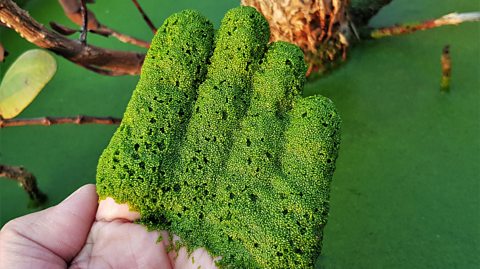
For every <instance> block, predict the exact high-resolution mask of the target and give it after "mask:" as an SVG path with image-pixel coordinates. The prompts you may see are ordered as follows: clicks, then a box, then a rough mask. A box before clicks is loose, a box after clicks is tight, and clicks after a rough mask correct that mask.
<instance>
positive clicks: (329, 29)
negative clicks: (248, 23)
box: [242, 0, 351, 73]
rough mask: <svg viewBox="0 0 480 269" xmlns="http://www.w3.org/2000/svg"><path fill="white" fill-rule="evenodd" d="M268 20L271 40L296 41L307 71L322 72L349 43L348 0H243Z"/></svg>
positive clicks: (337, 57) (344, 54)
mask: <svg viewBox="0 0 480 269" xmlns="http://www.w3.org/2000/svg"><path fill="white" fill-rule="evenodd" d="M242 4H243V5H247V6H253V7H255V8H256V9H257V10H258V11H260V12H261V13H262V14H263V15H264V16H265V17H266V18H267V20H268V22H269V24H270V29H271V40H272V41H277V40H282V41H287V42H291V43H294V44H296V45H298V46H299V47H300V48H301V49H302V50H303V52H304V53H305V59H306V61H307V63H308V64H309V73H310V72H312V71H313V72H323V71H325V70H327V69H328V68H329V66H330V65H331V64H332V63H334V62H335V61H336V60H337V59H339V58H342V57H343V58H345V56H346V51H347V49H348V46H349V42H348V40H349V39H350V32H351V31H350V27H349V20H348V14H347V9H348V6H349V0H242Z"/></svg>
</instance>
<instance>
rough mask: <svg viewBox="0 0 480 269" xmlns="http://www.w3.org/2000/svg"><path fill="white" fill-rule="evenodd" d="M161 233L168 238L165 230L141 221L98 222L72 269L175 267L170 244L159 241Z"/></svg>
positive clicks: (168, 268)
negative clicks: (168, 246) (155, 229)
mask: <svg viewBox="0 0 480 269" xmlns="http://www.w3.org/2000/svg"><path fill="white" fill-rule="evenodd" d="M160 235H162V236H165V237H168V235H166V233H159V232H156V231H152V232H149V231H147V230H146V229H145V227H143V226H141V225H139V224H135V223H130V222H125V221H121V220H115V221H112V222H105V221H100V222H95V223H94V224H93V226H92V229H91V231H90V234H89V236H88V239H87V242H86V244H85V247H84V248H83V249H82V251H81V252H80V253H79V254H78V255H77V257H75V259H74V260H73V261H72V263H71V264H70V269H80V268H118V269H122V268H162V269H172V268H173V267H172V265H171V262H170V259H169V257H168V254H167V246H166V245H165V244H164V243H163V241H160V242H158V238H159V236H160Z"/></svg>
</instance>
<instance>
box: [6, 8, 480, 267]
mask: <svg viewBox="0 0 480 269" xmlns="http://www.w3.org/2000/svg"><path fill="white" fill-rule="evenodd" d="M141 3H142V5H143V6H144V8H145V9H146V10H148V13H149V15H151V17H152V19H153V20H154V22H155V23H156V24H157V25H160V23H161V22H162V21H163V20H164V19H165V18H166V17H167V16H168V15H169V14H171V13H173V12H176V11H179V10H181V9H185V8H195V9H199V10H200V11H201V12H202V13H204V14H205V15H206V16H208V17H209V18H211V19H212V20H213V21H214V23H215V24H216V25H217V26H218V24H219V21H220V19H221V17H222V16H223V13H224V12H225V11H226V10H227V9H229V8H231V7H234V6H236V5H237V4H238V2H237V1H230V0H224V1H213V0H209V1H206V0H204V1H193V0H190V1H186V0H185V1H141ZM26 8H27V9H28V10H29V11H30V14H31V15H32V16H33V17H34V18H36V19H37V20H38V21H40V22H42V23H45V24H47V23H48V22H49V21H52V20H54V21H56V22H59V23H62V24H66V25H70V26H72V24H71V23H70V22H69V21H68V19H67V18H65V16H64V15H63V13H62V10H61V9H60V7H59V6H58V2H57V1H55V0H42V1H40V0H32V1H29V4H27V6H26ZM91 8H92V9H93V10H94V11H95V13H96V15H97V17H98V18H99V20H100V21H102V22H103V23H105V24H107V25H109V26H111V27H113V28H116V29H118V30H120V31H122V32H125V33H129V34H131V35H135V36H137V37H140V38H144V39H146V40H148V39H150V38H151V36H152V34H151V33H150V31H149V29H148V27H147V26H146V25H145V24H144V22H143V21H142V19H141V16H140V15H139V14H138V13H137V12H136V10H135V9H134V6H133V4H132V2H131V1H114V0H103V1H97V3H96V4H94V5H91ZM475 10H480V3H479V2H478V1H474V0H462V1H454V0H438V1H436V0H423V1H414V2H412V1H407V0H394V1H393V3H392V4H391V5H389V6H387V7H386V8H385V9H384V10H382V12H381V13H380V14H379V15H378V16H377V17H375V18H374V20H373V21H372V22H371V25H372V26H383V25H391V24H395V23H398V22H408V21H416V20H423V19H429V18H434V17H439V16H442V15H445V14H447V13H450V12H453V11H458V12H467V11H475ZM0 40H1V42H2V44H3V45H4V46H5V48H6V49H7V50H8V51H9V52H10V56H9V57H8V58H7V60H6V62H5V63H2V64H0V71H1V73H2V75H3V73H4V72H5V70H6V68H7V67H8V66H9V65H10V64H11V63H12V61H13V60H14V59H15V58H16V57H17V56H18V55H19V54H21V53H22V52H23V51H25V50H26V49H29V48H33V47H34V46H33V45H30V44H29V43H28V42H26V41H24V40H22V39H21V38H20V37H18V35H17V34H16V33H14V32H13V31H9V30H6V31H2V32H0ZM89 42H91V43H92V44H96V45H99V46H103V47H109V48H117V49H128V50H141V49H137V48H135V47H133V46H131V45H126V44H122V43H119V42H117V41H115V40H114V39H107V38H103V37H97V36H91V35H90V36H89ZM446 44H450V45H451V54H452V61H453V74H452V85H451V92H450V93H448V94H441V93H440V75H441V71H440V54H441V50H442V48H443V46H445V45H446ZM56 59H57V61H58V72H57V74H56V75H55V77H54V78H53V80H52V81H51V82H50V83H49V84H48V85H47V86H46V88H45V89H44V90H43V91H42V92H41V93H40V95H39V96H38V97H37V99H36V100H35V101H34V102H33V103H32V104H31V105H30V106H29V107H28V108H27V109H26V110H25V111H24V112H23V113H22V114H21V115H19V117H38V116H46V115H48V116H73V115H77V114H84V115H97V116H116V117H120V116H121V115H122V113H123V111H124V109H125V106H126V104H127V102H128V100H129V98H130V95H131V93H132V90H133V89H134V87H135V84H136V82H137V80H138V77H130V76H124V77H105V76H101V75H98V74H95V73H92V72H89V71H86V70H84V69H81V68H78V67H77V66H75V65H74V64H72V63H70V62H68V61H65V60H64V59H62V58H60V57H56ZM317 93H319V94H323V95H325V96H328V97H329V98H331V99H332V100H333V101H334V102H335V103H336V105H337V107H338V110H339V111H340V114H341V116H342V119H343V130H342V144H341V151H340V157H339V159H338V161H337V171H336V172H335V176H334V180H333V183H332V193H331V213H330V219H329V223H328V225H327V227H326V231H325V239H324V249H323V253H322V256H321V257H320V258H319V260H318V267H319V268H479V267H480V258H479V257H480V255H479V253H480V23H467V24H463V25H460V26H452V27H443V28H439V29H434V30H430V31H426V32H419V33H415V34H411V35H408V36H403V37H393V38H385V39H382V40H376V41H363V42H362V43H361V44H360V45H357V46H356V47H355V48H353V49H352V50H351V51H350V54H349V60H348V62H347V63H346V64H344V65H342V66H341V67H340V68H338V69H336V70H334V71H333V72H331V73H330V74H329V75H327V76H326V77H324V78H322V79H319V80H316V81H310V82H309V84H308V85H307V87H306V91H305V94H306V95H312V94H317ZM114 129H115V127H114V126H104V125H84V126H75V125H64V126H50V127H43V126H39V127H12V128H5V129H1V130H0V163H2V164H9V165H23V166H25V167H26V168H28V169H29V170H30V171H32V172H33V173H34V174H35V175H36V176H37V178H38V180H39V186H40V188H41V189H42V190H43V191H45V192H46V193H47V194H48V196H49V198H50V201H49V204H48V205H54V204H56V203H58V202H60V201H61V200H62V199H64V198H65V197H66V196H68V195H69V194H70V193H71V192H72V191H74V190H75V189H77V188H78V187H80V186H81V185H83V184H86V183H93V182H94V181H95V168H96V163H97V160H98V157H99V155H100V153H101V151H102V150H103V148H104V147H105V146H106V145H107V143H108V141H109V139H110V137H111V135H112V134H113V131H114ZM29 212H32V210H30V209H28V208H27V196H26V194H25V193H24V192H23V191H22V190H21V189H20V188H18V186H17V184H15V183H14V182H12V181H9V180H3V179H2V180H0V226H1V225H3V224H4V223H6V222H7V221H8V220H10V219H12V218H15V217H18V216H21V215H24V214H27V213H29Z"/></svg>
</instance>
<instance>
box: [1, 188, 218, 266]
mask: <svg viewBox="0 0 480 269" xmlns="http://www.w3.org/2000/svg"><path fill="white" fill-rule="evenodd" d="M139 217H140V215H139V214H138V213H136V212H132V211H129V209H128V206H127V205H119V204H116V203H115V202H114V201H113V199H111V198H107V199H105V200H102V201H101V202H100V204H98V196H97V194H96V192H95V186H94V185H86V186H84V187H82V188H80V189H78V190H77V191H76V192H75V193H73V194H72V195H71V196H69V197H68V198H67V199H65V200H64V201H63V202H62V203H60V204H59V205H57V206H54V207H51V208H48V209H46V210H43V211H40V212H36V213H33V214H29V215H26V216H23V217H20V218H17V219H14V220H12V221H10V222H8V223H7V224H6V225H5V226H4V227H3V228H2V230H1V231H0V268H17V269H23V268H49V269H56V268H165V269H174V268H184V269H188V268H199V266H201V268H207V269H208V268H215V266H214V261H213V259H212V258H211V257H210V256H209V255H208V254H207V253H206V251H205V250H203V249H198V250H196V251H194V252H193V253H192V254H191V255H188V254H187V252H186V251H185V249H184V248H182V249H180V250H179V251H178V252H175V251H170V252H169V251H167V250H168V246H169V245H170V244H171V242H169V241H168V238H169V236H168V234H167V233H166V232H147V230H146V229H145V227H143V226H142V225H139V224H135V223H133V221H134V220H136V219H138V218H139ZM160 235H162V238H163V240H162V241H160V242H157V240H158V238H159V236H160ZM192 261H194V262H192Z"/></svg>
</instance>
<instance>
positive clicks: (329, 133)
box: [97, 7, 340, 268]
mask: <svg viewBox="0 0 480 269" xmlns="http://www.w3.org/2000/svg"><path fill="white" fill-rule="evenodd" d="M268 39H269V31H268V23H267V22H266V20H265V19H264V18H263V17H262V15H260V14H259V13H258V12H257V11H256V10H255V9H253V8H250V7H241V8H240V7H239V8H235V9H232V10H230V11H229V12H227V14H226V15H225V17H224V19H223V20H222V24H221V26H220V29H219V30H218V31H217V34H216V37H215V44H214V47H215V50H213V44H212V43H213V42H212V41H213V28H212V26H211V25H210V24H209V23H208V22H207V21H206V20H205V18H204V17H202V16H201V15H199V14H198V13H195V12H192V11H184V12H181V13H176V14H174V15H172V16H171V17H169V18H168V19H167V20H166V21H165V23H164V24H163V26H162V27H161V28H160V29H159V31H158V34H157V35H156V36H155V38H154V40H153V42H152V46H151V49H150V50H149V52H148V55H147V59H146V62H145V64H144V68H143V70H142V75H141V78H140V82H139V84H138V86H137V88H136V90H135V91H134V93H133V97H132V99H131V101H130V102H129V104H128V106H127V110H126V112H125V115H124V120H123V122H122V124H121V125H120V127H119V129H118V130H117V131H116V132H115V134H114V136H113V138H112V140H111V142H110V144H109V145H108V147H107V148H106V150H105V151H104V153H103V154H102V156H101V157H100V160H99V165H98V170H97V191H98V192H99V194H100V197H102V198H103V197H107V196H110V197H113V198H114V199H115V200H117V202H120V203H125V202H126V203H128V204H129V205H130V206H131V207H133V208H135V209H137V210H138V211H140V214H141V215H142V219H141V220H140V222H143V223H145V224H146V225H147V226H148V227H149V228H151V229H153V228H157V229H162V230H168V231H171V232H172V233H174V234H176V235H178V236H180V238H181V239H182V242H181V243H179V244H183V245H186V246H188V247H189V249H190V250H193V249H195V248H198V247H205V248H206V249H207V250H208V251H209V252H210V253H211V255H212V256H214V257H216V256H220V257H222V259H221V261H220V263H221V264H222V268H223V267H225V268H227V267H228V268H293V267H297V268H313V266H314V263H315V260H316V258H317V257H318V255H319V253H320V248H321V239H322V231H323V227H324V225H325V223H326V221H327V219H326V216H327V214H328V194H329V185H330V181H331V178H332V175H333V170H334V164H335V160H336V158H337V154H338V146H339V142H340V132H339V127H340V118H339V116H338V114H337V113H336V111H335V107H334V105H333V103H332V102H331V101H330V100H328V99H327V98H325V97H321V96H315V97H313V96H312V97H307V98H302V97H300V96H299V95H300V94H301V93H302V90H303V86H304V83H305V72H306V65H305V62H304V59H303V54H302V52H301V50H300V49H299V48H297V47H295V46H294V45H291V44H288V43H284V42H279V43H274V44H271V45H270V46H268V47H267V42H268ZM211 51H213V55H212V56H211V58H210V57H209V56H210V52H211ZM207 67H208V73H206V71H207ZM205 73H206V74H205ZM200 83H201V84H200ZM197 88H198V91H197Z"/></svg>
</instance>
